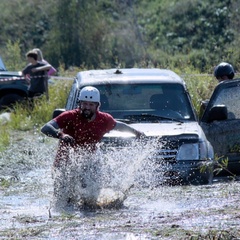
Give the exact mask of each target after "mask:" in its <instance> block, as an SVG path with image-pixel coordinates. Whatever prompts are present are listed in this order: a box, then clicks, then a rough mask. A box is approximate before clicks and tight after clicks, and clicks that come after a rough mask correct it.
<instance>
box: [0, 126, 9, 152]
mask: <svg viewBox="0 0 240 240" xmlns="http://www.w3.org/2000/svg"><path fill="white" fill-rule="evenodd" d="M0 136H1V138H0V152H1V151H3V150H4V149H5V148H6V146H8V145H9V143H10V136H9V129H8V127H7V126H6V125H1V128H0Z"/></svg>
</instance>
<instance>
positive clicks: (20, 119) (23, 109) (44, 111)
mask: <svg viewBox="0 0 240 240" xmlns="http://www.w3.org/2000/svg"><path fill="white" fill-rule="evenodd" d="M71 85H72V81H69V80H66V81H63V80H56V82H54V84H52V85H50V86H49V96H50V97H49V100H47V99H46V97H45V96H42V97H40V98H37V99H35V100H34V108H33V109H31V108H30V107H29V104H28V102H27V101H23V102H21V103H17V104H15V106H14V108H13V110H12V111H11V116H10V121H9V122H4V123H1V122H0V125H1V128H0V134H1V138H0V151H3V150H4V149H5V148H6V147H7V146H8V145H9V144H10V131H12V130H20V131H28V130H32V129H34V128H40V127H41V126H42V125H43V124H45V123H46V122H48V121H49V120H51V118H52V113H53V111H54V109H56V108H64V107H65V104H66V100H67V97H68V94H69V91H70V87H71Z"/></svg>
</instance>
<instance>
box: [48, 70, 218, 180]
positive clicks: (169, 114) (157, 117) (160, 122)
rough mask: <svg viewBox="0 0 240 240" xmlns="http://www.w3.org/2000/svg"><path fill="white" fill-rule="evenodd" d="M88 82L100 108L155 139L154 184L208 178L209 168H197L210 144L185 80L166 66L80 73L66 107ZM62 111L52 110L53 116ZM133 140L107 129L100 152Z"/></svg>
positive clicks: (208, 157) (208, 155)
mask: <svg viewBox="0 0 240 240" xmlns="http://www.w3.org/2000/svg"><path fill="white" fill-rule="evenodd" d="M89 85H91V86H94V87H96V88H98V90H99V91H100V94H101V107H100V109H101V110H102V111H104V112H108V113H109V114H111V115H112V116H113V117H114V118H115V119H118V120H119V121H123V122H125V123H128V124H131V126H132V127H134V128H136V129H138V130H140V131H142V132H144V133H145V134H146V136H147V137H146V141H150V140H152V139H155V140H156V141H157V144H156V147H155V148H154V149H155V150H154V152H153V153H152V156H149V158H148V159H149V161H152V162H153V163H154V166H155V168H156V169H155V170H156V171H154V174H156V175H158V174H160V172H161V173H162V172H163V169H164V173H163V174H162V176H161V178H160V179H159V181H160V182H159V184H162V183H171V184H172V183H174V184H176V183H177V184H180V183H181V184H208V183H211V182H212V178H213V172H212V168H211V167H209V168H207V169H204V170H203V168H202V167H203V166H206V165H208V164H209V165H211V163H212V162H213V157H214V153H213V148H212V146H211V144H210V143H209V141H208V140H207V139H206V137H205V134H204V132H203V130H202V128H201V127H200V125H199V123H198V120H197V118H196V115H195V111H194V109H193V105H192V102H191V99H190V96H189V93H188V91H187V89H186V86H185V82H184V81H183V80H182V79H181V78H180V77H179V76H178V75H177V74H175V73H174V72H172V71H170V70H165V69H122V70H116V69H107V70H92V71H91V70H90V71H83V72H79V73H78V74H77V76H76V78H75V79H74V83H73V85H72V88H71V91H70V93H69V97H68V100H67V104H66V110H70V109H74V108H76V107H77V96H78V94H79V91H80V89H81V88H83V87H85V86H89ZM64 110H65V109H62V110H61V109H56V110H55V112H54V115H53V116H56V115H58V114H59V113H61V112H62V111H64ZM134 139H135V136H134V135H132V134H130V133H129V134H127V133H121V132H117V131H111V132H109V133H108V134H105V135H104V138H103V142H102V144H101V145H102V149H103V150H104V149H110V148H118V149H121V148H126V147H129V146H130V145H131V144H130V143H131V141H133V140H134ZM156 179H158V178H157V176H156ZM156 184H158V183H156Z"/></svg>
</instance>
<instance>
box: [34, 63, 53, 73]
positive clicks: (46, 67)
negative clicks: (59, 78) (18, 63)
mask: <svg viewBox="0 0 240 240" xmlns="http://www.w3.org/2000/svg"><path fill="white" fill-rule="evenodd" d="M51 67H52V65H50V64H46V65H44V66H41V67H36V68H32V72H39V71H47V70H49V69H50V68H51Z"/></svg>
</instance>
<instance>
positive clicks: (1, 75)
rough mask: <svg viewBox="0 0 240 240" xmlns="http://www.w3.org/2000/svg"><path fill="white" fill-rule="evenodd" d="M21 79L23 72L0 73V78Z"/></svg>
mask: <svg viewBox="0 0 240 240" xmlns="http://www.w3.org/2000/svg"><path fill="white" fill-rule="evenodd" d="M13 76H15V77H21V76H22V72H21V71H19V72H15V71H0V77H13Z"/></svg>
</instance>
